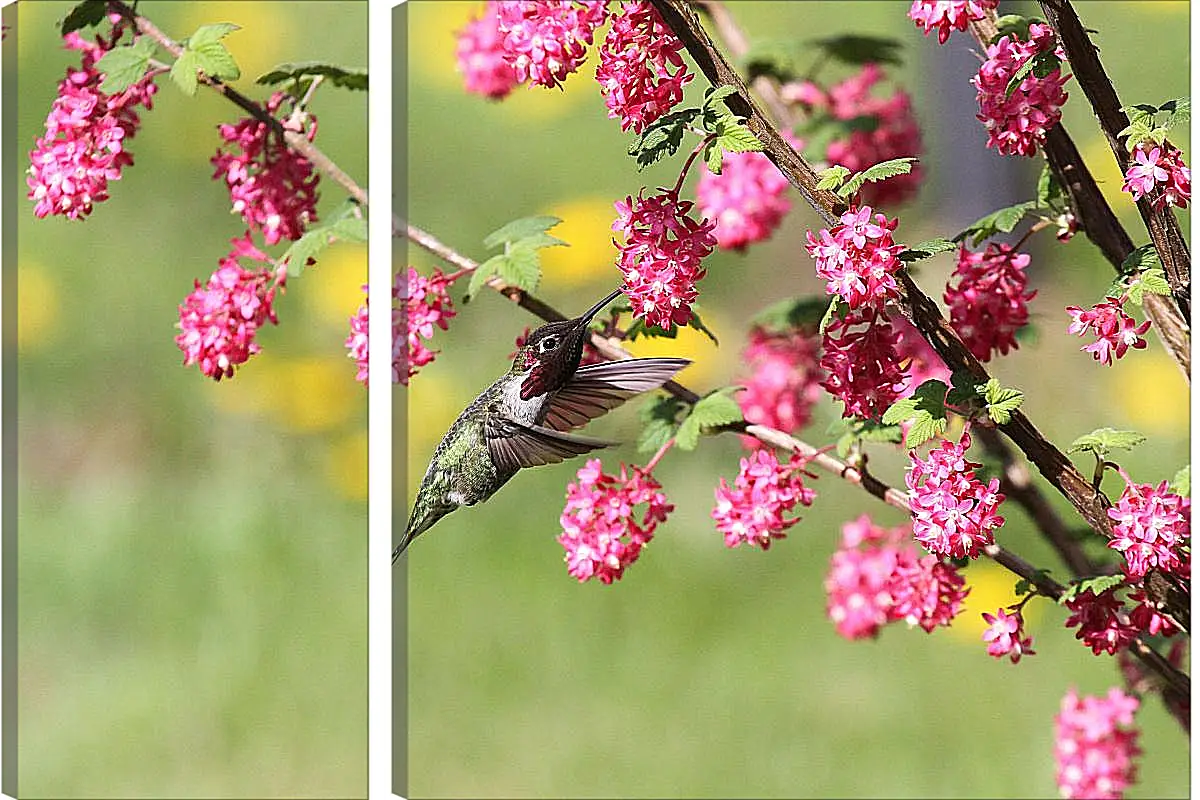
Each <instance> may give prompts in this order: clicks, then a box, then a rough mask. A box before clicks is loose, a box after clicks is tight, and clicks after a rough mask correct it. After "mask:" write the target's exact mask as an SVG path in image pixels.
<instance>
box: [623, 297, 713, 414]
mask: <svg viewBox="0 0 1200 800" xmlns="http://www.w3.org/2000/svg"><path fill="white" fill-rule="evenodd" d="M695 308H696V311H697V312H698V313H699V314H700V316H701V317H702V318H703V319H704V324H705V325H707V326H708V328H709V329H710V330H712V331H713V332H714V333H716V334H717V336H720V335H721V333H722V332H723V331H730V330H732V327H731V326H730V324H729V322H728V321H727V320H726V319H725V318H724V317H723V316H722V315H721V314H720V312H717V311H713V310H711V309H704V308H701V307H699V306H696V307H695ZM621 325H622V327H628V325H629V322H628V320H626V319H624V318H622V321H621ZM625 349H626V350H628V351H629V352H630V353H633V354H634V355H635V356H642V357H646V356H675V357H678V358H690V359H691V360H692V363H691V365H689V366H687V367H685V368H684V370H683V371H682V372H680V373H679V376H678V378H677V380H679V381H680V382H681V383H685V384H687V385H688V388H690V389H692V390H694V391H697V392H699V393H700V394H704V392H706V391H708V390H709V389H711V388H713V387H714V386H716V385H718V384H722V383H728V382H729V375H730V371H731V368H732V367H733V366H734V365H733V364H732V363H731V356H729V355H728V354H727V352H726V351H727V350H728V348H724V349H722V348H718V347H717V346H716V345H715V344H713V342H712V340H711V339H709V338H708V337H707V336H705V335H704V334H703V333H701V332H700V331H698V330H696V329H695V328H681V329H679V335H678V336H676V337H675V338H674V339H667V338H665V337H655V338H647V337H641V338H638V339H636V340H634V341H632V342H626V343H625Z"/></svg>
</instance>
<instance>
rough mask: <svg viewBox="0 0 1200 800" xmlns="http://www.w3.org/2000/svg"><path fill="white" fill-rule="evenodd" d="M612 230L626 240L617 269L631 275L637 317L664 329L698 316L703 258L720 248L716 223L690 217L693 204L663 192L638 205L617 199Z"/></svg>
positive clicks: (628, 288) (628, 286) (628, 289)
mask: <svg viewBox="0 0 1200 800" xmlns="http://www.w3.org/2000/svg"><path fill="white" fill-rule="evenodd" d="M614 205H615V207H616V209H617V219H616V221H615V222H613V225H612V229H613V230H614V231H616V232H618V233H619V234H620V235H621V237H622V238H623V240H624V241H623V242H616V241H614V244H616V245H617V248H618V249H619V250H620V251H621V252H620V255H619V256H617V268H618V269H620V270H621V273H622V275H624V277H625V283H624V285H623V286H622V291H623V292H624V293H625V295H626V296H627V297H628V298H629V300H630V303H631V304H632V306H633V315H634V317H636V318H638V319H643V320H645V322H646V324H647V325H657V326H658V327H660V328H663V329H664V330H666V329H669V328H670V327H671V324H672V323H674V324H676V325H686V324H687V323H688V321H689V320H690V319H691V318H692V303H693V302H694V301H695V300H696V283H697V281H699V280H700V279H701V278H703V277H704V274H705V271H704V270H703V269H702V268H701V267H700V260H701V259H702V258H704V257H705V256H707V255H708V254H709V253H711V252H712V251H713V248H714V247H715V246H716V244H717V240H716V237H715V236H713V223H712V222H710V221H708V220H707V219H703V218H701V219H700V220H696V219H695V218H694V217H692V216H691V215H690V213H689V212H690V211H691V210H692V206H693V203H692V202H691V201H690V200H680V199H679V194H678V193H677V192H676V191H674V190H672V189H665V190H663V191H662V193H661V194H656V195H654V196H652V197H645V198H643V197H642V194H641V193H640V192H639V193H638V198H637V200H636V201H635V200H634V199H633V198H632V197H626V198H625V199H624V200H623V201H617V202H616V203H615V204H614Z"/></svg>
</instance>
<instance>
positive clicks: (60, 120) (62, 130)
mask: <svg viewBox="0 0 1200 800" xmlns="http://www.w3.org/2000/svg"><path fill="white" fill-rule="evenodd" d="M109 18H110V20H113V21H114V22H116V20H119V19H120V17H119V16H118V15H110V17H109ZM126 27H127V26H126V25H125V24H123V23H120V22H117V24H114V25H113V27H112V32H111V36H110V37H109V38H107V39H105V38H104V37H102V36H99V35H97V37H96V41H95V42H88V41H85V40H84V39H83V37H81V36H80V35H79V34H78V33H75V32H72V33H68V34H67V35H66V36H64V37H63V43H64V46H65V47H66V48H67V49H69V50H78V51H80V53H81V54H82V58H81V63H80V66H79V67H78V68H68V69H67V77H66V78H64V79H63V80H61V81H60V82H59V84H58V96H57V97H56V98H55V99H54V103H53V104H52V105H51V107H50V113H49V114H48V115H47V116H46V130H45V133H44V134H43V135H42V136H41V137H40V138H38V139H37V141H36V142H35V143H34V149H33V150H32V151H30V153H29V162H30V164H29V170H28V176H27V177H26V179H25V182H26V184H27V185H28V186H29V195H28V197H29V199H30V200H32V201H33V202H34V207H33V213H34V215H35V216H36V217H38V218H39V219H40V218H43V217H46V216H48V215H51V214H57V215H61V216H64V217H66V218H67V219H82V218H85V217H87V216H88V215H89V214H91V213H92V210H93V207H94V205H95V204H96V203H99V202H102V201H104V200H107V199H108V182H109V181H115V180H119V179H120V178H121V170H122V169H123V168H124V167H126V166H128V165H131V164H133V156H132V155H130V153H129V149H128V145H129V141H130V140H131V139H132V138H133V137H134V135H135V134H136V133H137V130H138V128H139V127H140V125H141V120H140V119H139V117H138V115H137V111H136V109H137V107H138V106H139V105H141V106H145V107H146V109H147V110H149V109H150V108H152V107H153V98H154V94H155V92H157V91H158V86H156V85H155V83H154V77H153V76H147V77H143V78H142V79H140V80H138V81H137V82H136V83H134V84H133V85H131V86H130V87H129V88H127V89H125V91H123V92H120V93H119V94H113V95H110V94H105V93H104V92H102V91H100V84H101V83H102V81H103V78H104V75H103V73H101V72H100V71H99V70H97V69H96V62H97V61H99V60H100V59H101V58H102V57H103V56H104V54H105V53H107V52H108V51H109V50H111V49H112V48H113V47H114V46H116V43H117V41H118V40H119V39H120V38H121V35H122V33H123V32H124V31H125V30H126Z"/></svg>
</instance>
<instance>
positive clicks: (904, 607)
mask: <svg viewBox="0 0 1200 800" xmlns="http://www.w3.org/2000/svg"><path fill="white" fill-rule="evenodd" d="M968 591H969V590H968V589H966V588H965V586H964V581H963V578H962V576H961V575H959V574H958V570H957V569H955V567H954V566H953V565H952V564H947V563H945V562H943V561H942V560H941V559H939V558H938V557H936V556H932V555H922V554H921V553H920V552H919V551H918V550H917V548H916V547H914V546H913V545H912V537H911V529H910V528H909V527H908V526H907V525H901V526H898V527H895V528H891V529H889V530H885V529H884V528H881V527H879V526H878V525H875V524H874V523H873V522H871V518H870V517H868V516H867V515H866V514H864V515H862V516H861V517H859V518H858V519H856V520H853V521H851V522H847V523H846V524H845V525H843V526H842V543H841V545H840V547H839V548H838V550H837V551H836V552H834V554H833V558H832V559H831V561H830V566H829V573H828V575H827V576H826V578H825V592H826V613H827V614H828V615H829V619H830V620H831V621H832V622H833V624H834V627H835V628H836V629H837V632H838V634H839V635H841V636H843V637H845V638H847V639H851V640H853V639H866V638H871V637H874V636H876V635H878V633H879V630H880V628H882V627H883V626H884V625H885V624H887V623H889V622H897V621H900V620H903V621H905V622H907V623H908V624H909V625H919V626H920V627H921V629H922V630H924V631H925V632H927V633H928V632H931V631H933V629H934V628H936V627H938V626H939V625H941V626H948V625H949V624H950V622H951V621H952V620H953V619H954V617H955V615H957V614H958V612H959V610H960V609H961V608H962V601H963V599H964V598H965V597H966V596H967V592H968Z"/></svg>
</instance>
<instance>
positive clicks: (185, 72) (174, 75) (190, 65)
mask: <svg viewBox="0 0 1200 800" xmlns="http://www.w3.org/2000/svg"><path fill="white" fill-rule="evenodd" d="M198 69H200V62H199V59H198V58H197V56H196V53H195V52H193V51H191V50H184V51H183V52H182V53H180V54H179V58H177V59H175V63H174V64H172V65H171V80H173V81H175V85H176V86H178V87H179V88H180V89H182V90H183V93H184V94H186V95H187V96H188V97H192V96H193V95H195V94H196V87H197V86H198V85H199V82H200V80H199V78H198V77H197V76H196V71H197V70H198Z"/></svg>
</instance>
